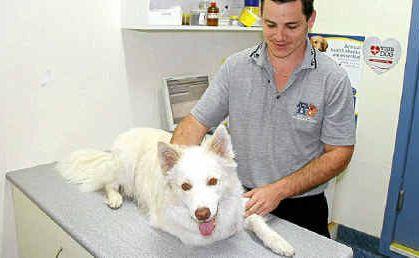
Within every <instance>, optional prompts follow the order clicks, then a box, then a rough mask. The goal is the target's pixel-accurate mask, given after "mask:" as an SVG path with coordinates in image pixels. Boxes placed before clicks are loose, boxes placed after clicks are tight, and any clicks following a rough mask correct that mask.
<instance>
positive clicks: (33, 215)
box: [12, 186, 93, 258]
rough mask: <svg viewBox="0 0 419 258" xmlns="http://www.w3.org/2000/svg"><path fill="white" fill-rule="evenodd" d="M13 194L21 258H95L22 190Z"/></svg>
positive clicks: (16, 190) (14, 189)
mask: <svg viewBox="0 0 419 258" xmlns="http://www.w3.org/2000/svg"><path fill="white" fill-rule="evenodd" d="M12 191H13V202H14V208H15V220H16V233H17V239H18V248H19V254H20V257H21V258H46V257H58V258H92V257H93V256H92V255H91V254H90V253H89V252H88V251H87V250H86V249H84V248H83V247H82V246H81V245H79V244H78V243H77V242H76V241H75V240H74V239H72V238H71V237H70V236H69V235H68V234H67V233H66V232H65V231H64V230H63V229H62V228H60V227H59V226H58V225H57V224H56V223H55V222H54V221H53V220H51V218H49V217H48V216H47V215H46V214H45V213H44V212H43V211H41V210H40V209H39V208H38V206H36V205H35V204H34V203H33V202H32V201H31V200H29V199H28V197H27V196H26V195H25V194H23V193H22V192H21V191H20V190H19V189H17V188H16V187H15V186H14V187H13V190H12ZM57 201H60V200H57Z"/></svg>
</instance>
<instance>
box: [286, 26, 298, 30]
mask: <svg viewBox="0 0 419 258" xmlns="http://www.w3.org/2000/svg"><path fill="white" fill-rule="evenodd" d="M296 28H298V26H288V29H290V30H295V29H296Z"/></svg>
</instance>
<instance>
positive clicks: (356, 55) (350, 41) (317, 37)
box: [308, 33, 365, 120]
mask: <svg viewBox="0 0 419 258" xmlns="http://www.w3.org/2000/svg"><path fill="white" fill-rule="evenodd" d="M308 36H309V38H310V42H311V44H312V45H313V46H314V47H315V48H317V49H318V50H319V51H320V52H323V53H325V54H326V55H328V56H329V57H331V58H332V59H333V60H335V62H336V63H338V65H339V66H341V67H342V68H343V69H345V71H346V72H347V73H348V76H349V80H350V81H351V85H352V93H353V95H354V104H355V119H356V120H357V118H358V109H357V105H356V99H357V97H358V90H357V89H358V86H359V84H360V82H361V75H362V68H363V62H362V47H363V44H364V41H365V37H363V36H349V35H335V34H319V33H309V35H308Z"/></svg>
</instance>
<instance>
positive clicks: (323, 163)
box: [274, 145, 354, 199]
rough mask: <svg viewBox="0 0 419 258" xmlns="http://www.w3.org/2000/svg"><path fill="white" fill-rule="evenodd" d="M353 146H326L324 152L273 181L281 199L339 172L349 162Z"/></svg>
mask: <svg viewBox="0 0 419 258" xmlns="http://www.w3.org/2000/svg"><path fill="white" fill-rule="evenodd" d="M353 150H354V147H353V146H338V147H333V146H330V145H328V146H326V147H325V153H324V154H322V155H321V156H320V157H318V158H316V159H314V160H312V161H310V162H309V163H308V164H306V165H305V166H304V167H303V168H301V169H299V170H297V171H296V172H294V173H292V174H291V175H289V176H286V177H284V178H282V179H281V180H279V181H277V182H275V183H274V185H275V186H276V188H277V189H278V191H279V194H280V195H281V196H282V198H281V199H285V198H288V197H292V196H296V195H300V194H302V193H305V192H307V191H309V190H311V189H313V188H315V187H317V186H319V185H321V184H323V183H326V182H327V181H329V180H330V179H332V178H333V177H335V176H337V175H338V174H340V173H341V172H342V171H343V170H344V169H345V168H346V167H347V166H348V164H349V162H350V160H351V157H352V153H353Z"/></svg>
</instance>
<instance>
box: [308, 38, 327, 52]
mask: <svg viewBox="0 0 419 258" xmlns="http://www.w3.org/2000/svg"><path fill="white" fill-rule="evenodd" d="M310 42H311V45H312V46H313V47H314V48H316V49H318V50H319V51H320V52H326V50H327V48H328V47H329V44H328V43H327V40H326V39H325V38H323V37H322V36H312V37H311V38H310Z"/></svg>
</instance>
